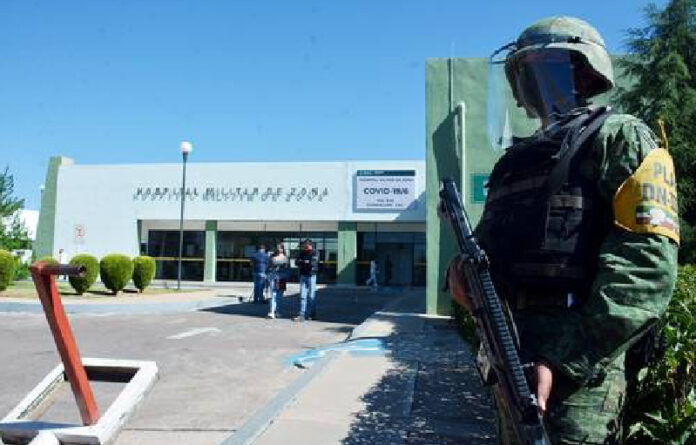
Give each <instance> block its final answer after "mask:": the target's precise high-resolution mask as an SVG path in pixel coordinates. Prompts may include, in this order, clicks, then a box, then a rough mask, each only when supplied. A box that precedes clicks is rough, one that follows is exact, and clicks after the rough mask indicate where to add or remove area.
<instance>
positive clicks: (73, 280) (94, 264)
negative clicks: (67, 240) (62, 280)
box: [68, 253, 99, 295]
mask: <svg viewBox="0 0 696 445" xmlns="http://www.w3.org/2000/svg"><path fill="white" fill-rule="evenodd" d="M70 265H72V266H84V267H85V269H87V270H86V272H85V276H84V277H68V281H70V285H71V286H72V288H73V289H75V292H77V295H82V294H84V293H85V292H86V291H87V290H89V288H90V287H92V285H93V284H94V282H95V281H97V275H99V260H97V259H96V258H95V257H93V256H92V255H89V254H86V253H84V254H81V255H75V256H74V257H72V258H71V259H70Z"/></svg>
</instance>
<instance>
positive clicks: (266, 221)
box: [37, 157, 425, 285]
mask: <svg viewBox="0 0 696 445" xmlns="http://www.w3.org/2000/svg"><path fill="white" fill-rule="evenodd" d="M181 184H182V165H181V164H132V165H79V164H76V163H74V162H73V161H72V160H71V159H68V158H63V157H55V158H52V159H51V162H50V165H49V169H48V172H47V175H46V189H45V191H44V194H43V197H42V207H41V215H40V220H39V228H38V239H37V253H38V254H39V255H46V254H51V255H54V256H55V255H57V252H58V250H59V249H64V250H65V252H66V253H67V255H68V257H71V256H73V255H75V254H78V253H89V254H92V255H94V256H96V257H98V258H101V257H102V256H104V255H106V254H108V253H125V254H127V255H130V256H135V255H139V254H147V255H150V256H152V257H154V258H155V259H156V260H157V262H158V272H157V276H158V277H159V278H163V279H175V278H176V267H177V266H176V264H177V260H178V253H179V221H180V211H181V202H182V201H181V200H182V197H183V199H184V218H183V221H184V224H183V227H184V232H183V233H184V245H183V251H182V261H183V267H182V278H183V279H186V280H194V281H209V282H211V281H245V280H250V279H251V270H250V263H249V261H248V257H249V255H250V254H251V253H252V252H253V251H254V250H255V248H256V246H257V245H258V244H261V243H264V244H266V245H268V246H269V247H270V248H273V247H274V246H275V245H277V244H278V243H283V244H284V246H285V248H286V251H288V252H289V253H290V254H291V255H292V254H294V253H296V251H297V249H298V245H299V243H300V241H301V240H302V239H305V238H310V239H312V241H313V242H314V244H315V248H317V249H318V250H319V252H320V260H321V268H320V275H319V281H320V282H327V283H332V282H339V283H346V284H355V283H361V282H363V281H364V279H366V274H367V273H368V272H367V270H368V268H369V261H370V259H372V258H376V259H377V260H378V261H379V262H380V263H381V265H382V267H381V268H380V269H381V281H382V282H383V283H386V284H394V285H424V281H425V163H424V162H423V161H360V162H301V163H300V162H292V163H189V164H188V165H187V171H186V189H185V191H184V193H183V195H182V193H181Z"/></svg>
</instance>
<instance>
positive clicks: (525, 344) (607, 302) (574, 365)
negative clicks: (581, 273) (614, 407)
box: [477, 114, 677, 385]
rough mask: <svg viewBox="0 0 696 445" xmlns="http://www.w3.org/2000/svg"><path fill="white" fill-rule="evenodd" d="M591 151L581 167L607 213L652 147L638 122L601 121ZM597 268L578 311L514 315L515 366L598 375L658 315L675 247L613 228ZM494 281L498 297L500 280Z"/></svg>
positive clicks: (667, 292)
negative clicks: (539, 364) (538, 364)
mask: <svg viewBox="0 0 696 445" xmlns="http://www.w3.org/2000/svg"><path fill="white" fill-rule="evenodd" d="M592 144H593V146H592V153H591V156H589V157H588V158H587V160H586V162H585V163H584V164H582V165H581V166H580V167H581V168H582V171H583V174H587V175H590V177H591V178H592V179H593V180H594V182H596V184H597V185H598V187H599V195H600V196H601V197H602V199H605V200H606V203H607V204H608V205H607V208H608V209H611V208H612V207H611V203H612V202H613V201H614V197H615V194H616V193H617V190H619V188H620V187H621V185H622V184H623V183H624V181H626V180H627V179H628V178H629V177H630V176H631V175H633V174H634V173H635V172H636V170H637V169H638V167H639V166H640V165H641V163H642V162H643V160H644V159H645V157H646V156H647V155H648V154H649V153H650V152H651V151H652V150H654V149H656V148H658V144H657V143H656V138H655V136H654V135H653V133H652V131H650V129H649V128H648V127H647V126H646V125H645V124H644V123H643V122H642V121H640V120H639V119H637V118H635V117H632V116H629V115H620V114H615V115H612V116H610V117H609V118H608V119H607V120H606V122H604V124H603V125H602V128H601V129H600V130H599V131H598V133H597V135H596V136H595V139H594V141H593V143H592ZM609 216H613V215H609ZM612 219H613V218H612ZM482 221H483V219H482ZM477 232H478V230H477ZM482 244H485V242H484V243H482ZM597 263H598V267H597V272H596V275H595V276H594V281H593V283H592V285H591V288H590V291H589V295H588V296H587V298H586V300H585V301H584V302H583V303H582V304H580V305H579V306H578V307H576V308H572V309H564V308H561V309H551V308H548V309H546V308H543V309H541V310H535V311H523V312H522V313H515V321H516V323H517V328H518V331H519V335H520V348H521V351H520V352H521V356H522V359H523V360H525V361H534V360H543V361H545V362H547V363H548V364H550V365H551V366H552V368H554V369H555V370H557V371H560V372H562V373H563V374H564V375H565V376H566V377H568V378H569V379H570V380H572V381H574V382H576V383H577V384H580V385H582V384H584V383H586V382H587V381H588V380H589V379H592V378H594V377H599V376H601V375H603V374H604V369H605V366H606V365H607V364H609V363H611V362H613V361H614V360H616V358H617V357H619V356H620V355H621V354H623V353H625V352H626V350H627V349H629V348H630V346H632V345H633V344H634V343H635V342H636V341H637V340H638V339H640V337H642V335H643V334H644V333H645V332H646V331H647V330H648V329H649V328H650V327H651V326H652V325H653V324H654V323H655V322H656V321H657V320H658V319H659V318H660V317H661V316H662V314H663V313H664V311H665V310H666V308H667V305H668V303H669V300H670V298H671V295H672V290H673V287H674V283H675V280H676V271H677V245H676V243H675V242H674V241H672V240H670V239H669V238H667V237H666V236H663V235H659V234H652V233H635V232H631V231H629V230H626V229H624V228H621V227H619V226H617V225H614V226H612V227H611V228H610V229H609V232H608V234H607V235H606V237H605V238H604V239H603V240H602V243H601V247H600V251H599V256H598V258H597ZM494 278H495V280H496V287H497V288H499V291H500V290H501V289H502V288H504V287H505V286H504V283H503V282H501V280H503V281H504V280H505V276H504V274H502V276H501V275H499V276H496V277H494ZM501 293H503V294H505V292H504V291H503V292H501Z"/></svg>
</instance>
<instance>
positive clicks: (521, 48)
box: [505, 17, 614, 98]
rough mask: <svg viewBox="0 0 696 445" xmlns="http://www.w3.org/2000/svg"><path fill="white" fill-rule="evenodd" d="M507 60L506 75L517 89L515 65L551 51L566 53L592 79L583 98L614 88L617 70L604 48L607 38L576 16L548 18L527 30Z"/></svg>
mask: <svg viewBox="0 0 696 445" xmlns="http://www.w3.org/2000/svg"><path fill="white" fill-rule="evenodd" d="M510 46H511V51H510V52H509V53H508V55H507V58H506V60H505V74H506V76H507V78H508V81H509V82H510V85H511V86H512V88H513V93H515V96H517V94H516V92H515V91H514V89H515V84H516V82H515V81H514V79H515V75H516V72H515V66H516V64H517V62H518V61H519V60H520V59H522V58H523V57H525V56H528V55H530V54H534V53H536V54H539V55H543V53H544V52H547V51H549V50H565V51H568V52H569V53H570V54H571V55H572V56H573V61H574V63H579V64H580V66H579V67H577V68H580V69H581V70H582V71H583V75H584V76H592V77H593V78H592V79H590V80H589V82H587V88H586V90H585V91H583V92H582V93H583V96H584V97H585V98H589V97H592V96H595V95H597V94H600V93H603V92H605V91H608V90H610V89H611V88H612V87H613V86H614V70H613V68H612V65H611V59H610V58H609V54H608V53H607V50H606V48H605V45H604V39H602V36H601V35H600V34H599V32H598V31H597V30H596V29H595V28H593V27H592V26H591V25H590V24H589V23H587V22H585V21H584V20H580V19H578V18H575V17H548V18H545V19H541V20H539V21H537V22H536V23H534V24H532V25H531V26H529V27H528V28H527V29H525V30H524V31H523V32H522V34H520V36H519V37H518V38H517V40H516V41H515V42H514V44H512V45H510Z"/></svg>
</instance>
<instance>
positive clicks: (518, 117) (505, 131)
mask: <svg viewBox="0 0 696 445" xmlns="http://www.w3.org/2000/svg"><path fill="white" fill-rule="evenodd" d="M496 54H497V53H496ZM496 54H494V55H493V56H492V57H491V58H490V60H489V63H488V86H487V112H488V138H489V141H490V144H491V145H490V146H491V148H492V149H493V151H496V152H497V151H500V150H503V149H505V148H507V147H509V146H510V145H512V142H513V137H527V136H530V135H531V134H532V133H534V131H535V130H536V129H538V128H539V126H540V121H539V119H536V118H535V117H532V116H529V115H528V114H527V113H526V112H525V110H524V108H522V107H521V106H519V104H518V100H517V99H516V98H515V94H514V93H513V90H512V88H511V85H510V83H509V82H508V79H507V76H506V74H505V57H504V56H503V57H502V58H496Z"/></svg>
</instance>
